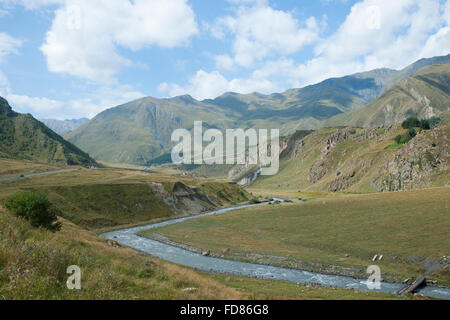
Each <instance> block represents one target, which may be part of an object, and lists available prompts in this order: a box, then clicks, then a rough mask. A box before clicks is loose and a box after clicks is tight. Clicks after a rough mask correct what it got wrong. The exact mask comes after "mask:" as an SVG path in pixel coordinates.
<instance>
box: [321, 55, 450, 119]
mask: <svg viewBox="0 0 450 320" xmlns="http://www.w3.org/2000/svg"><path fill="white" fill-rule="evenodd" d="M449 109H450V64H443V65H432V66H427V67H423V68H421V69H419V70H418V71H417V72H416V73H414V74H413V75H412V76H410V77H407V78H404V79H402V80H400V81H398V82H397V83H396V84H395V85H394V86H392V88H391V89H389V90H388V91H387V92H385V93H384V94H383V95H382V96H381V97H380V98H378V99H376V100H375V101H373V102H371V103H370V104H369V105H367V106H366V107H364V108H360V109H357V110H354V111H351V112H348V113H345V114H340V115H337V116H335V117H333V118H331V119H329V120H327V121H325V126H330V127H332V126H344V125H346V126H356V127H377V126H388V125H393V124H395V123H399V122H402V121H403V120H405V119H406V118H407V117H409V116H417V117H419V118H421V119H429V118H431V117H437V116H441V114H442V113H445V112H448V110H449Z"/></svg>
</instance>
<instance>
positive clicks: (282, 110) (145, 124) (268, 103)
mask: <svg viewBox="0 0 450 320" xmlns="http://www.w3.org/2000/svg"><path fill="white" fill-rule="evenodd" d="M444 62H447V63H450V55H448V56H446V57H437V58H432V59H423V60H421V61H418V62H417V63H415V64H413V65H411V66H409V67H407V68H405V69H403V70H400V71H395V70H390V69H378V70H373V71H369V72H364V73H358V74H354V75H351V76H347V77H342V78H333V79H328V80H325V81H323V82H321V83H318V84H316V85H311V86H307V87H305V88H301V89H291V90H288V91H286V92H283V93H274V94H271V95H263V94H259V93H252V94H238V93H233V92H230V93H226V94H223V95H222V96H220V97H217V98H215V99H209V100H204V101H197V100H195V99H194V98H192V97H190V96H180V97H175V98H171V99H156V98H151V97H149V98H143V99H139V100H136V101H132V102H130V103H127V104H124V105H121V106H118V107H115V108H111V109H109V110H106V111H104V112H102V113H100V114H99V115H97V116H96V117H95V118H93V119H92V120H91V121H90V122H88V123H87V124H85V125H84V126H82V127H80V128H78V129H77V130H75V131H73V132H71V133H68V134H65V135H64V137H65V138H67V139H68V140H69V141H71V142H72V143H74V144H76V145H77V146H79V147H80V148H82V149H83V150H86V151H88V152H89V153H90V154H91V155H92V156H93V157H94V158H96V159H98V160H103V161H112V162H124V163H133V164H140V165H146V164H148V163H149V161H150V160H152V159H154V158H157V157H159V156H161V155H163V154H164V153H167V152H168V151H169V150H170V149H171V147H172V143H171V142H170V135H171V133H172V131H173V130H174V129H177V128H186V129H190V128H192V127H193V124H194V121H195V120H202V121H203V122H204V126H205V127H215V128H219V129H224V128H269V129H270V128H276V129H280V130H281V133H282V134H283V135H287V134H290V133H293V132H295V131H296V130H309V129H316V128H318V127H320V126H321V125H322V123H323V122H324V121H326V120H327V119H329V118H332V117H334V116H338V117H339V115H345V116H344V117H347V116H348V112H351V111H352V110H358V109H360V108H362V107H363V106H365V105H367V104H368V103H370V102H372V101H373V100H374V99H376V98H378V97H379V96H380V95H382V94H383V93H384V92H385V91H386V90H388V89H389V88H390V87H391V86H392V85H393V84H394V83H395V82H396V81H397V80H398V79H401V78H403V77H406V76H408V75H410V74H411V73H413V72H414V71H416V70H417V69H418V68H419V67H420V66H423V65H427V64H431V63H444Z"/></svg>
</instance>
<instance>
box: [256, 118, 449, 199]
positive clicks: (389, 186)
mask: <svg viewBox="0 0 450 320" xmlns="http://www.w3.org/2000/svg"><path fill="white" fill-rule="evenodd" d="M405 131H406V130H405V129H402V128H401V126H400V125H394V126H387V127H379V128H372V129H362V128H353V127H346V128H339V129H338V128H328V129H322V130H319V131H317V132H314V133H311V134H309V135H307V136H306V137H302V138H299V139H288V140H287V141H288V147H287V148H286V149H285V151H284V152H283V153H282V154H281V164H280V172H279V174H278V175H276V176H271V177H259V178H258V179H257V180H256V182H255V183H254V184H253V185H252V188H264V189H274V190H293V189H295V190H296V191H297V190H301V191H331V192H337V191H347V192H357V193H360V192H374V191H381V192H384V191H398V190H410V189H418V188H424V187H433V186H445V185H448V184H449V182H450V170H449V165H450V124H448V123H447V124H443V125H441V126H439V127H437V128H433V129H432V130H426V131H425V130H424V131H420V132H419V133H418V134H417V136H416V137H415V138H413V139H412V140H411V141H409V142H408V143H406V144H404V145H397V144H396V143H395V142H394V138H395V137H396V136H397V135H399V134H404V133H405Z"/></svg>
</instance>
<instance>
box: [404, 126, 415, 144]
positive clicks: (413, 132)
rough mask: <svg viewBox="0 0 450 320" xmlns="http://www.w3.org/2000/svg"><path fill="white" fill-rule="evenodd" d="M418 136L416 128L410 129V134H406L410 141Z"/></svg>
mask: <svg viewBox="0 0 450 320" xmlns="http://www.w3.org/2000/svg"><path fill="white" fill-rule="evenodd" d="M416 135H417V132H416V130H415V129H414V128H409V129H408V132H407V133H406V137H407V139H408V141H409V140H411V139H412V138H414V137H415V136H416Z"/></svg>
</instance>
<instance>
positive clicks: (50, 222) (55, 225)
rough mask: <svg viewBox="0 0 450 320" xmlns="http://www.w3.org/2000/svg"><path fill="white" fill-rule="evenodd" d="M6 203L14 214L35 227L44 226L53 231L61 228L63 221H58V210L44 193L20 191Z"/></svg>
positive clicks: (6, 206)
mask: <svg viewBox="0 0 450 320" xmlns="http://www.w3.org/2000/svg"><path fill="white" fill-rule="evenodd" d="M4 205H5V208H6V209H8V210H9V211H10V212H11V213H12V214H14V215H16V216H18V217H21V218H24V219H25V220H27V221H29V222H30V224H31V225H32V226H33V227H35V228H39V227H43V228H46V229H48V230H50V231H52V232H56V231H59V230H60V229H61V223H60V222H57V220H58V217H57V215H58V210H57V209H56V208H54V207H53V206H52V204H51V203H50V201H48V198H47V196H45V195H43V194H40V193H37V192H20V193H17V194H15V195H13V196H11V197H9V198H8V199H7V200H6V201H5V203H4Z"/></svg>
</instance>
